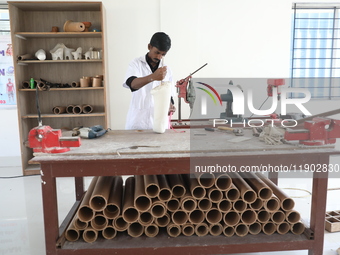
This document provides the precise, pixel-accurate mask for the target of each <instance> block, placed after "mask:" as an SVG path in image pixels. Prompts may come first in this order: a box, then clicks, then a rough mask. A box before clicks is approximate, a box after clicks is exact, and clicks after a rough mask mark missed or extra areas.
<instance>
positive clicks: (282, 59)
mask: <svg viewBox="0 0 340 255" xmlns="http://www.w3.org/2000/svg"><path fill="white" fill-rule="evenodd" d="M45 1H46V0H45ZM102 2H103V5H104V8H105V28H104V29H105V31H106V35H105V36H106V38H105V39H106V48H105V56H106V60H107V61H106V64H107V71H106V79H107V81H108V83H107V84H108V85H109V88H108V93H109V94H108V101H109V109H110V127H111V128H112V129H123V128H124V125H125V116H126V113H127V110H128V106H129V102H130V92H129V90H128V89H125V88H123V87H122V83H123V79H124V76H125V71H126V68H127V66H128V63H129V62H130V61H131V60H132V59H133V58H135V57H137V56H141V55H144V54H146V52H147V44H148V42H149V40H150V37H151V36H152V34H153V33H154V32H156V31H164V32H166V33H168V34H169V35H170V37H171V39H172V48H171V50H170V51H169V53H168V54H167V56H166V58H165V63H166V64H168V65H169V66H170V67H171V69H172V71H173V73H174V76H175V77H174V78H175V79H176V80H177V79H181V78H184V77H186V76H187V75H189V74H190V72H192V71H194V70H195V69H197V68H198V67H200V66H201V65H203V64H204V63H208V66H207V67H205V68H204V69H202V70H201V71H200V72H199V73H197V74H196V75H195V76H194V77H195V78H199V77H205V78H214V77H216V78H223V77H224V78H228V77H245V78H253V77H258V78H261V77H262V78H275V77H283V78H287V77H289V67H290V39H291V36H290V33H291V5H292V0H277V1H272V0H257V1H253V0H243V1H230V0H229V1H227V0H224V1H221V0H184V1H183V0H138V1H137V0H124V1H123V0H120V1H119V0H103V1H102ZM299 2H303V1H299ZM306 2H307V1H306ZM308 2H318V1H313V0H312V1H310V0H308ZM328 2H331V1H328ZM333 2H336V1H333ZM265 86H266V85H265V84H264V85H263V88H258V93H259V95H261V96H263V98H264V99H265V98H266V88H265ZM182 105H183V104H182ZM309 105H310V106H308V107H309V108H308V109H309V110H310V111H311V112H312V114H316V113H318V112H323V111H326V110H331V109H335V108H338V106H337V105H338V101H331V102H327V104H325V103H324V102H322V107H319V106H320V102H315V101H313V102H311V103H310V104H309ZM4 111H5V110H2V109H0V117H1V125H0V134H3V133H4V132H5V131H6V125H4V124H2V123H3V120H4V119H3V116H4V117H6V123H7V118H8V115H11V113H10V114H9V113H6V112H5V113H4ZM188 113H189V108H188V106H187V105H184V106H183V114H182V117H183V118H186V117H187V116H189V114H188ZM175 117H176V115H175ZM8 119H9V121H8V125H10V126H11V127H12V128H13V131H11V132H13V133H15V134H17V133H18V132H17V131H16V130H15V128H16V126H17V121H16V119H15V118H12V117H10V118H8ZM0 137H1V140H0V144H1V147H0V155H4V156H10V155H20V152H19V150H18V147H16V146H18V137H17V136H15V135H14V137H13V138H12V139H13V142H12V141H8V143H9V144H12V145H11V146H14V147H15V148H10V149H8V147H7V148H6V147H5V146H2V144H3V141H4V139H5V138H4V136H3V135H1V136H0ZM6 139H8V137H7V136H6ZM6 141H7V140H6Z"/></svg>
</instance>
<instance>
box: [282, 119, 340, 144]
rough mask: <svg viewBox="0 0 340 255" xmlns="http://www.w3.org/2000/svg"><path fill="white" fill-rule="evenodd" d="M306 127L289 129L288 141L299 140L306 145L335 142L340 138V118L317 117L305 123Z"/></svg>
mask: <svg viewBox="0 0 340 255" xmlns="http://www.w3.org/2000/svg"><path fill="white" fill-rule="evenodd" d="M304 128H305V129H287V130H286V132H285V135H284V138H285V139H286V140H287V141H292V140H299V143H301V144H304V145H324V144H333V143H335V142H336V138H340V120H334V119H329V118H322V117H316V118H313V120H312V121H306V122H305V123H304Z"/></svg>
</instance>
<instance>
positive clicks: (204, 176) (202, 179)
mask: <svg viewBox="0 0 340 255" xmlns="http://www.w3.org/2000/svg"><path fill="white" fill-rule="evenodd" d="M195 176H196V178H197V181H198V183H199V184H200V185H201V186H202V187H204V188H206V189H208V188H211V187H212V186H214V184H215V176H214V175H213V174H210V173H195Z"/></svg>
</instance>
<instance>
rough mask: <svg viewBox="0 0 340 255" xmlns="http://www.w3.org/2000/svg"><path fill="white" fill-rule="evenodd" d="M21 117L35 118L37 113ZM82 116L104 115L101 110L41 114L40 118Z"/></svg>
mask: <svg viewBox="0 0 340 255" xmlns="http://www.w3.org/2000/svg"><path fill="white" fill-rule="evenodd" d="M21 117H22V118H23V119H37V118H38V114H26V115H23V116H21ZM77 117H79V118H82V117H105V113H103V112H96V113H86V114H84V113H83V114H69V113H62V114H52V113H51V114H41V118H77Z"/></svg>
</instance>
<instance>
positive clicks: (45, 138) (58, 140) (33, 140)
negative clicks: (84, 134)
mask: <svg viewBox="0 0 340 255" xmlns="http://www.w3.org/2000/svg"><path fill="white" fill-rule="evenodd" d="M61 136H62V134H61V129H52V128H51V127H50V126H38V127H35V128H33V129H31V131H30V132H29V134H28V146H29V147H30V148H33V151H34V152H44V153H61V152H66V151H69V150H70V148H69V147H79V146H80V145H81V140H80V137H61Z"/></svg>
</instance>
